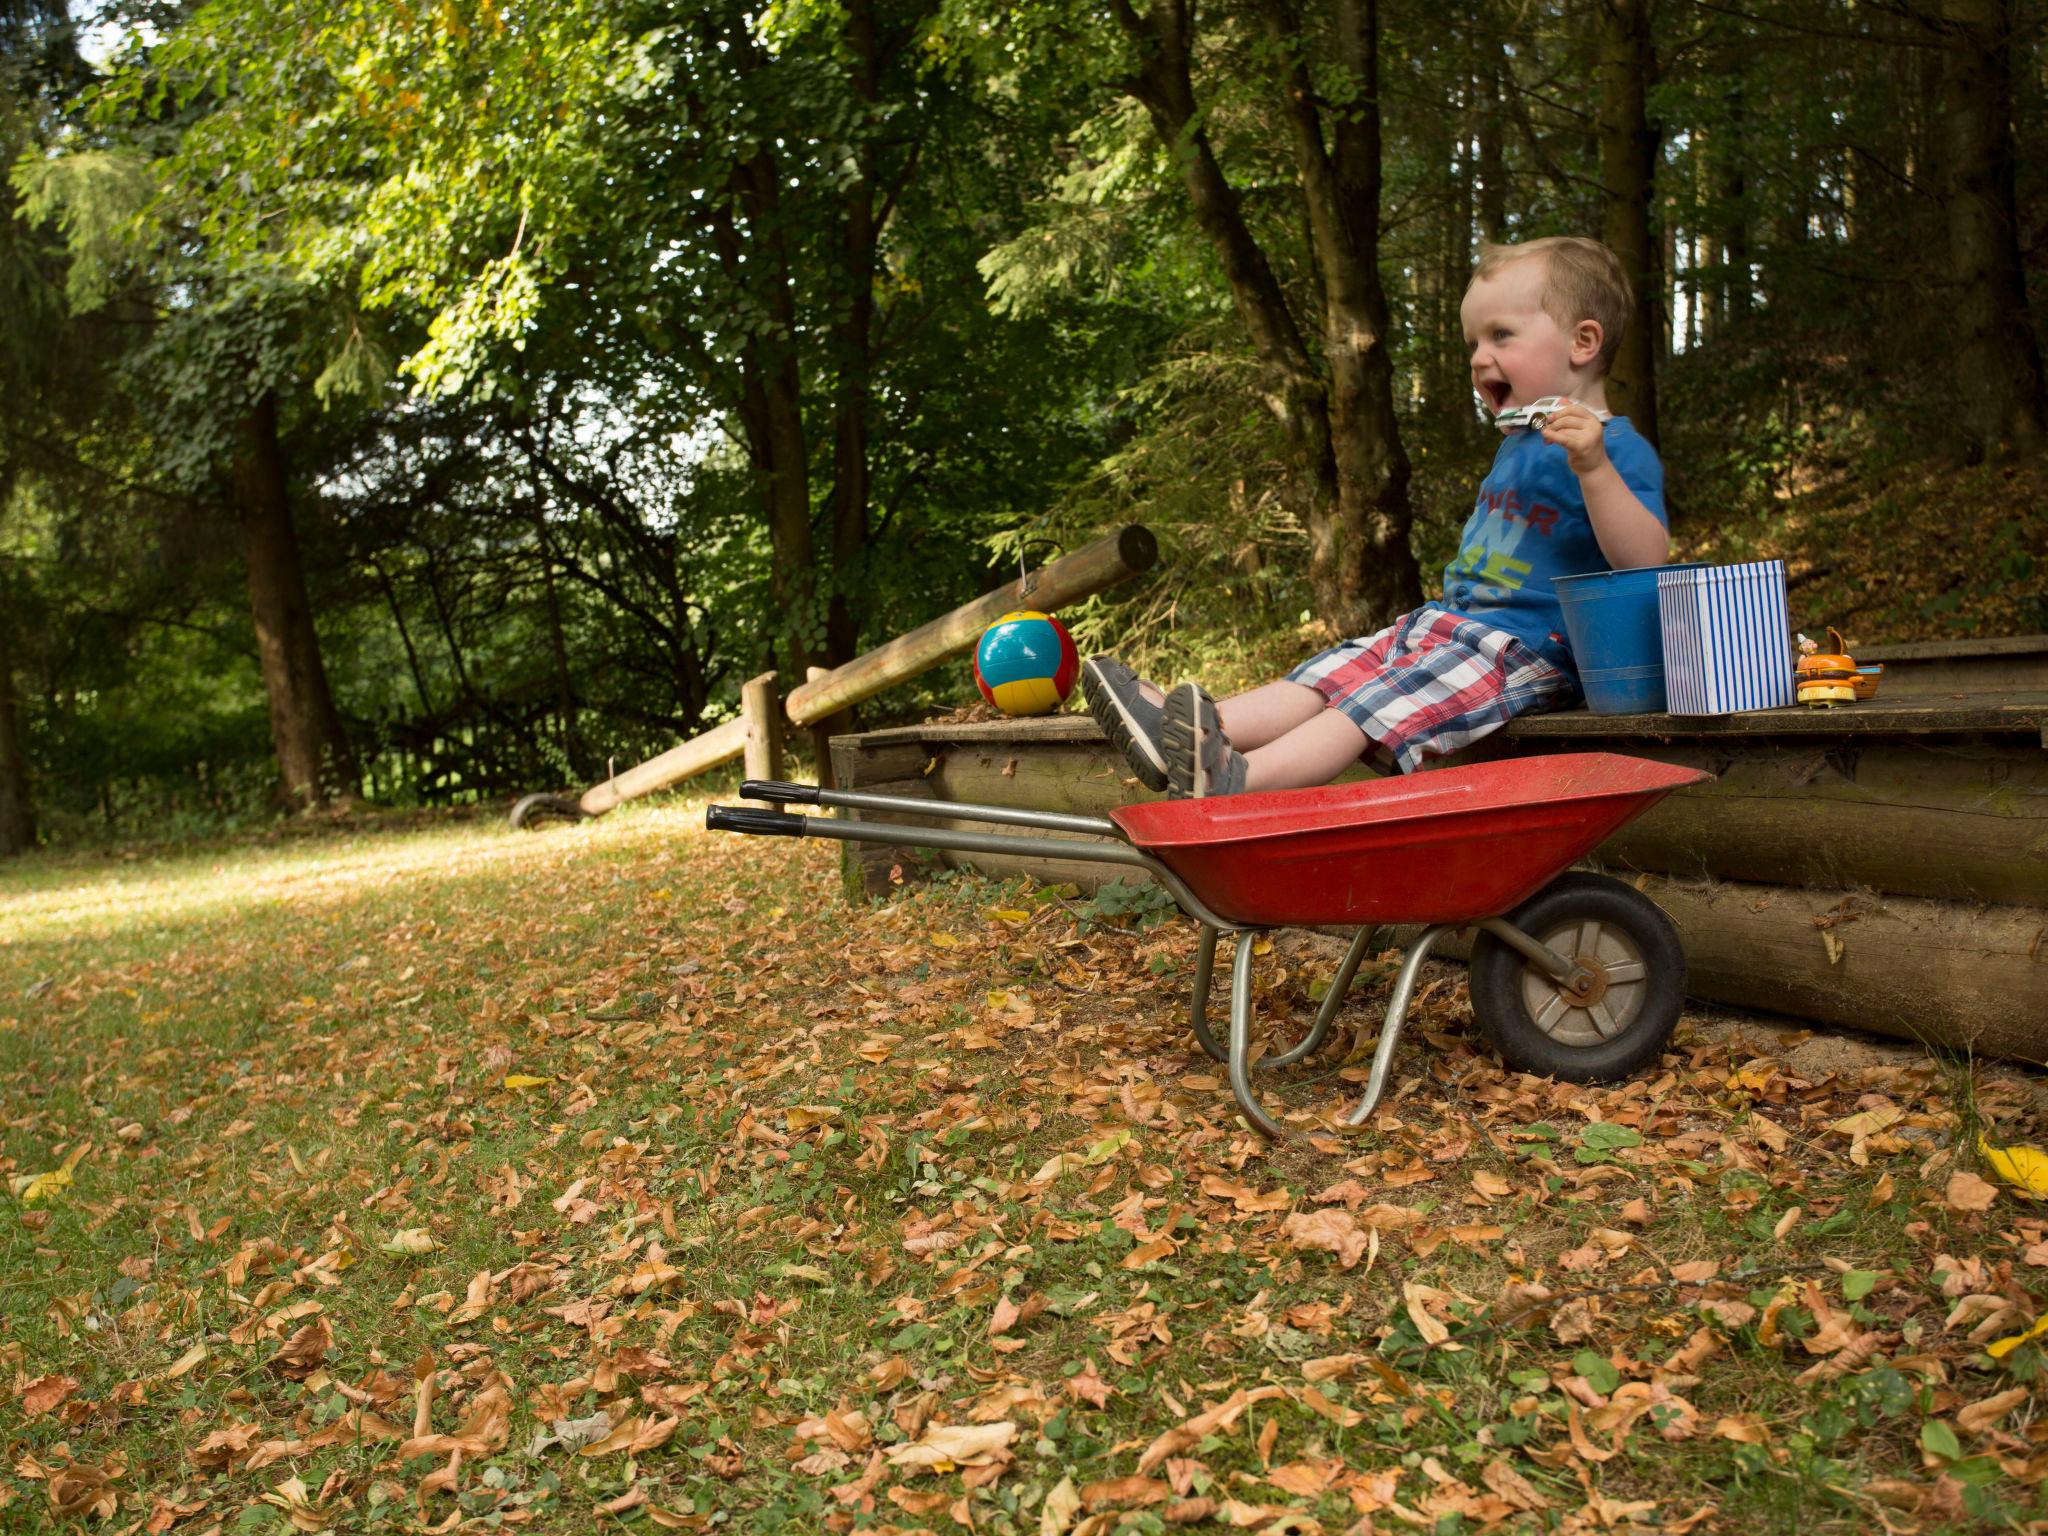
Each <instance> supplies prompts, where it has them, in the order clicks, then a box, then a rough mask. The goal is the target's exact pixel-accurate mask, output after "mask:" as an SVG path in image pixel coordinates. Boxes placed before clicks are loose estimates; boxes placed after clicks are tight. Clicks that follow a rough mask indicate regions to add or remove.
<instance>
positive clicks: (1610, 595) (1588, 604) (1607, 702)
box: [1552, 565, 1699, 715]
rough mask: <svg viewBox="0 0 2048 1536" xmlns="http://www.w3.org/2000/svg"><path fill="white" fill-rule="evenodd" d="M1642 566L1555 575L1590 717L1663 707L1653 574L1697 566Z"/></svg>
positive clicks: (1659, 629)
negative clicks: (1592, 715)
mask: <svg viewBox="0 0 2048 1536" xmlns="http://www.w3.org/2000/svg"><path fill="white" fill-rule="evenodd" d="M1697 569H1699V567H1698V566H1690V565H1646V566H1639V567H1637V568H1636V569H1634V570H1628V571H1589V572H1587V573H1586V574H1585V575H1583V576H1559V577H1558V578H1556V580H1555V581H1553V582H1552V585H1553V586H1554V587H1555V588H1556V589H1557V600H1558V601H1559V602H1560V603H1562V604H1563V605H1564V628H1565V633H1566V635H1568V636H1569V637H1570V639H1571V643H1572V656H1573V658H1574V659H1575V660H1576V661H1577V662H1578V664H1579V686H1580V687H1581V688H1583V689H1584V690H1585V694H1586V708H1588V709H1590V710H1591V711H1592V712H1593V713H1594V714H1596V715H1642V714H1660V713H1662V712H1663V709H1664V632H1663V627H1662V625H1661V623H1660V621H1659V619H1658V614H1657V573H1658V572H1659V571H1674V570H1697Z"/></svg>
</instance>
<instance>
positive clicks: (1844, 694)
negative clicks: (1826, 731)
mask: <svg viewBox="0 0 2048 1536" xmlns="http://www.w3.org/2000/svg"><path fill="white" fill-rule="evenodd" d="M1828 639H1830V640H1832V641H1833V642H1834V645H1835V648H1834V650H1833V652H1823V651H1822V650H1821V648H1820V646H1819V645H1818V644H1817V643H1816V642H1814V641H1812V640H1809V639H1807V638H1806V636H1804V635H1801V636H1800V637H1799V651H1800V656H1799V661H1798V664H1797V665H1796V666H1795V667H1793V669H1792V671H1793V677H1794V681H1795V684H1796V691H1797V693H1798V697H1799V702H1800V703H1802V704H1804V705H1806V706H1807V707H1808V708H1811V709H1833V708H1834V707H1835V706H1836V705H1837V704H1853V703H1855V702H1856V701H1857V700H1858V699H1867V698H1870V697H1871V696H1872V695H1874V694H1875V693H1876V692H1877V680H1878V679H1879V678H1881V677H1883V676H1884V668H1883V667H1882V666H1875V667H1859V666H1857V665H1856V660H1855V658H1854V657H1852V656H1850V655H1849V654H1848V650H1849V648H1848V646H1847V645H1846V644H1844V643H1843V640H1842V632H1841V631H1840V630H1839V629H1836V628H1835V627H1834V626H1833V625H1832V624H1830V625H1829V626H1828Z"/></svg>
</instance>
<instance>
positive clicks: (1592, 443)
mask: <svg viewBox="0 0 2048 1536" xmlns="http://www.w3.org/2000/svg"><path fill="white" fill-rule="evenodd" d="M1543 441H1545V442H1546V443H1556V444H1558V445H1560V446H1561V447H1562V448H1563V449H1564V451H1565V456H1566V457H1567V458H1568V459H1570V460H1571V466H1572V473H1573V474H1575V475H1581V476H1584V475H1589V474H1591V473H1592V472H1593V471H1594V470H1596V469H1598V468H1599V467H1600V466H1601V465H1602V464H1605V463H1606V462H1607V426H1606V423H1605V422H1603V421H1601V419H1600V418H1599V417H1598V416H1595V415H1594V414H1593V413H1592V412H1591V411H1589V410H1587V409H1586V408H1585V407H1584V406H1583V405H1581V404H1579V402H1578V401H1576V400H1574V401H1572V402H1571V403H1570V404H1568V405H1566V406H1565V408H1564V409H1563V410H1561V411H1559V412H1558V413H1557V414H1556V415H1555V416H1553V417H1551V418H1550V420H1549V422H1547V423H1546V424H1545V425H1544V428H1543Z"/></svg>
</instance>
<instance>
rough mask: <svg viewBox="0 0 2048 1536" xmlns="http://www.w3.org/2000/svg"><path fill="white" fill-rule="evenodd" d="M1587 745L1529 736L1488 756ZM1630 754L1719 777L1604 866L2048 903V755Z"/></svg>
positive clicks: (1859, 748) (1891, 745)
mask: <svg viewBox="0 0 2048 1536" xmlns="http://www.w3.org/2000/svg"><path fill="white" fill-rule="evenodd" d="M1483 746H1484V744H1482V747H1483ZM1583 746H1584V743H1580V742H1556V741H1550V740H1534V741H1531V740H1523V741H1519V742H1513V743H1507V742H1502V743H1499V744H1498V745H1497V746H1496V747H1494V748H1493V750H1492V751H1491V752H1490V753H1489V752H1484V751H1482V753H1481V754H1480V755H1495V756H1526V755H1528V754H1530V753H1532V752H1547V751H1553V750H1559V751H1574V750H1580V749H1581V748H1582V747H1583ZM1627 750H1628V752H1629V754H1630V755H1631V756H1634V757H1646V758H1653V759H1655V760H1657V761H1659V762H1667V763H1677V764H1682V765H1684V766H1686V767H1690V768H1704V769H1706V770H1707V771H1708V772H1710V773H1713V774H1716V775H1717V776H1718V777H1717V778H1716V779H1715V780H1714V782H1713V783H1711V784H1701V785H1696V786H1694V787H1692V788H1690V789H1687V790H1684V791H1682V792H1681V793H1679V794H1675V795H1672V796H1671V797H1669V798H1668V799H1666V800H1663V801H1660V802H1659V803H1658V804H1657V805H1656V806H1654V807H1652V808H1651V809H1650V810H1649V811H1648V812H1646V813H1645V814H1644V815H1643V816H1642V817H1641V818H1640V819H1638V820H1636V821H1634V822H1632V823H1630V824H1629V825H1628V826H1626V827H1624V828H1622V829H1621V831H1620V832H1618V833H1616V834H1615V835H1614V836H1613V837H1612V838H1610V839H1608V840H1607V842H1605V843H1603V844H1602V845H1601V847H1600V853H1599V857H1600V858H1601V859H1602V860H1603V861H1604V862H1606V863H1610V864H1619V865H1623V866H1626V867H1627V868H1630V869H1633V870H1647V871H1652V872H1654V873H1657V874H1668V875H1681V876H1704V875H1711V876H1715V877H1717V878H1720V879H1727V880H1755V881H1761V882H1764V883H1767V884H1774V885H1812V886H1819V887H1823V888H1826V887H1840V888H1843V889H1847V888H1850V887H1854V886H1869V887H1871V888H1872V889H1875V890H1880V891H1891V892H1894V893H1896V894H1898V895H1902V896H1929V897H1947V898H1953V899H1957V900H1965V901H1992V902H2009V903H2017V904H2020V905H2024V906H2036V907H2048V753H2043V752H2042V751H2040V750H2039V749H2038V748H2033V747H2027V746H2024V745H2021V744H2019V743H2017V742H2009V741H2008V742H1996V741H1988V740H1979V741H1970V740H1961V741H1957V740H1941V741H1912V740H1879V741H1867V742H1864V743H1862V744H1860V745H1858V744H1852V743H1847V742H1844V743H1841V744H1835V743H1830V742H1819V741H1797V740H1794V741H1784V742H1781V741H1772V740H1768V739H1765V740H1758V741H1750V742H1716V743H1691V742H1630V743H1628V744H1627ZM1465 760H1469V759H1461V761H1465Z"/></svg>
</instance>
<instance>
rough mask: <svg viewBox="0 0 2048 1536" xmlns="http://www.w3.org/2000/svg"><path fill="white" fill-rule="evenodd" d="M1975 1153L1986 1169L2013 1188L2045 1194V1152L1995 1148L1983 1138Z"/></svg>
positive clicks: (2047, 1167)
mask: <svg viewBox="0 0 2048 1536" xmlns="http://www.w3.org/2000/svg"><path fill="white" fill-rule="evenodd" d="M1977 1150H1978V1151H1979V1152H1981V1153H1982V1154H1983V1155H1984V1163H1985V1166H1986V1167H1988V1168H1989V1169H1990V1170H1991V1171H1992V1172H1993V1173H1995V1174H1997V1175H1998V1176H1999V1177H2000V1178H2001V1179H2003V1180H2005V1182H2006V1183H2008V1184H2010V1185H2012V1186H2013V1188H2015V1189H2023V1190H2025V1191H2026V1192H2027V1193H2028V1194H2030V1195H2048V1152H2043V1151H2042V1150H2041V1149H2040V1148H2039V1147H1994V1146H1993V1145H1991V1143H1990V1142H1988V1141H1986V1140H1985V1139H1984V1138H1983V1137H1982V1136H1979V1137H1978V1138H1977Z"/></svg>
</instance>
